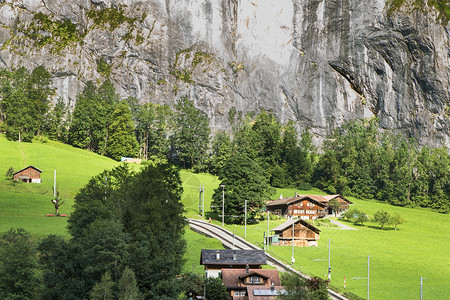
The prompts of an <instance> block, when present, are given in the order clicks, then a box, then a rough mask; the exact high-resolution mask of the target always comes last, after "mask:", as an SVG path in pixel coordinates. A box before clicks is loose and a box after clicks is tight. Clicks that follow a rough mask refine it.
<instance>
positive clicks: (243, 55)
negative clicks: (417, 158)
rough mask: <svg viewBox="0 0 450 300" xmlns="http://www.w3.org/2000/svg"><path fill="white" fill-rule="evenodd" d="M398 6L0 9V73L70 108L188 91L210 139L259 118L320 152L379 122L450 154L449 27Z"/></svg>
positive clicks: (154, 4)
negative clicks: (101, 94)
mask: <svg viewBox="0 0 450 300" xmlns="http://www.w3.org/2000/svg"><path fill="white" fill-rule="evenodd" d="M403 2H404V3H403V5H402V6H400V7H395V9H394V8H393V7H392V6H390V5H389V4H388V3H386V1H385V0H368V1H357V0H327V1H325V0H278V1H255V0H254V1H248V0H197V1H193V0H177V1H175V0H165V1H163V0H141V1H135V0H121V1H106V0H105V1H101V0H91V1H88V0H74V1H70V2H68V1H60V0H41V1H31V0H18V1H13V0H9V1H8V0H4V1H0V44H1V45H2V47H1V50H0V67H4V68H15V67H18V66H22V65H24V66H26V67H28V68H30V69H31V68H34V67H35V66H37V65H44V66H45V67H46V68H47V69H49V70H50V72H51V73H52V75H53V80H54V83H55V87H56V89H57V93H58V95H59V96H61V97H63V98H64V99H66V101H69V100H71V103H72V105H73V103H74V100H75V95H76V94H78V93H79V92H80V91H81V89H82V88H83V84H84V82H86V81H87V80H96V81H102V80H105V79H106V78H110V79H111V80H112V81H113V82H114V84H115V85H116V88H117V91H118V92H119V93H120V94H121V95H122V96H123V97H126V96H129V95H131V96H135V97H137V98H138V99H139V100H140V101H142V102H147V101H151V102H158V103H169V104H173V103H174V101H176V99H177V97H179V96H180V95H185V94H188V95H189V96H190V97H191V99H193V100H194V102H195V104H196V106H198V107H201V108H202V109H203V110H204V111H205V112H206V113H207V114H208V116H209V117H210V119H211V126H212V129H213V130H218V129H227V128H229V123H228V122H229V114H228V113H229V112H230V110H233V111H234V110H236V111H241V112H243V113H245V112H250V111H254V112H257V111H260V110H261V109H265V110H270V111H272V112H273V113H275V114H276V115H277V116H278V117H279V118H280V119H281V120H282V121H283V122H285V121H287V120H295V121H296V123H297V125H298V128H299V129H303V128H311V131H312V132H313V133H314V135H315V136H316V138H317V141H318V142H320V140H321V139H323V138H324V137H325V136H326V134H328V133H330V132H331V130H332V129H333V128H335V127H336V126H339V125H340V124H342V122H344V121H345V120H348V119H355V118H368V117H374V116H376V117H378V118H379V120H380V126H381V127H382V128H386V129H394V130H396V131H400V132H403V133H405V134H406V135H410V136H414V137H416V138H417V139H418V140H419V141H420V143H422V144H425V143H429V144H431V145H442V144H443V145H446V146H450V139H449V136H450V128H449V127H450V122H449V115H450V100H449V78H450V76H449V75H450V66H449V64H450V43H449V29H450V28H449V26H448V22H447V21H446V19H445V15H444V16H443V15H442V13H440V12H439V9H438V8H436V7H434V6H431V7H428V6H427V5H426V4H424V5H422V6H421V7H418V6H414V5H413V3H415V2H414V1H403ZM422 2H427V1H422Z"/></svg>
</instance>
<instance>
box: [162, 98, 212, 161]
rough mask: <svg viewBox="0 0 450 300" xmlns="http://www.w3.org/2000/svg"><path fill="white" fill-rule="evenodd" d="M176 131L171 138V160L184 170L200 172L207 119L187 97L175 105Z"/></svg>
mask: <svg viewBox="0 0 450 300" xmlns="http://www.w3.org/2000/svg"><path fill="white" fill-rule="evenodd" d="M175 110H176V115H175V119H176V130H175V133H174V135H173V136H172V137H171V155H170V156H171V159H172V161H174V162H176V163H177V164H178V165H180V166H181V167H183V168H184V169H191V168H193V169H196V170H201V169H202V167H203V166H204V162H205V159H206V151H207V149H208V144H209V134H210V129H209V127H208V126H209V119H208V116H207V115H206V114H205V113H204V112H202V111H201V110H199V109H197V108H195V106H194V103H193V102H192V101H190V100H189V99H188V97H186V96H185V97H182V98H181V99H180V100H179V101H178V102H177V104H176V105H175Z"/></svg>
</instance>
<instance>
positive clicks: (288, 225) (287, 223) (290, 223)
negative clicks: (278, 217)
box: [270, 219, 320, 233]
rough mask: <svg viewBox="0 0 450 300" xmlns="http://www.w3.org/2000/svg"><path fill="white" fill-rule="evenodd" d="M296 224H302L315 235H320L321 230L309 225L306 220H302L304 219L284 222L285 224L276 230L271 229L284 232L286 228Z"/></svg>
mask: <svg viewBox="0 0 450 300" xmlns="http://www.w3.org/2000/svg"><path fill="white" fill-rule="evenodd" d="M295 223H300V224H302V225H303V226H305V227H307V228H308V229H311V230H312V231H314V232H315V233H319V232H320V229H318V228H317V227H315V226H313V225H311V224H310V223H308V222H306V221H305V220H302V219H291V220H288V221H286V222H284V223H283V224H281V225H278V226H277V227H275V228H274V229H271V230H270V231H283V230H285V229H286V228H288V227H290V226H292V224H295Z"/></svg>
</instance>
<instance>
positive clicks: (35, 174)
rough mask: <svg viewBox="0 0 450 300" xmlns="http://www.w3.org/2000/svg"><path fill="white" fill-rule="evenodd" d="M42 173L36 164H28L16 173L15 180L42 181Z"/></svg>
mask: <svg viewBox="0 0 450 300" xmlns="http://www.w3.org/2000/svg"><path fill="white" fill-rule="evenodd" d="M41 173H42V170H39V169H38V168H36V167H35V166H28V167H26V168H23V169H22V170H19V171H17V172H16V173H14V174H13V176H14V177H13V178H14V180H18V181H23V182H27V183H41Z"/></svg>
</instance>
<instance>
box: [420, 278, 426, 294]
mask: <svg viewBox="0 0 450 300" xmlns="http://www.w3.org/2000/svg"><path fill="white" fill-rule="evenodd" d="M424 279H426V278H424V277H422V276H421V277H420V300H422V299H423V280H424Z"/></svg>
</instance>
